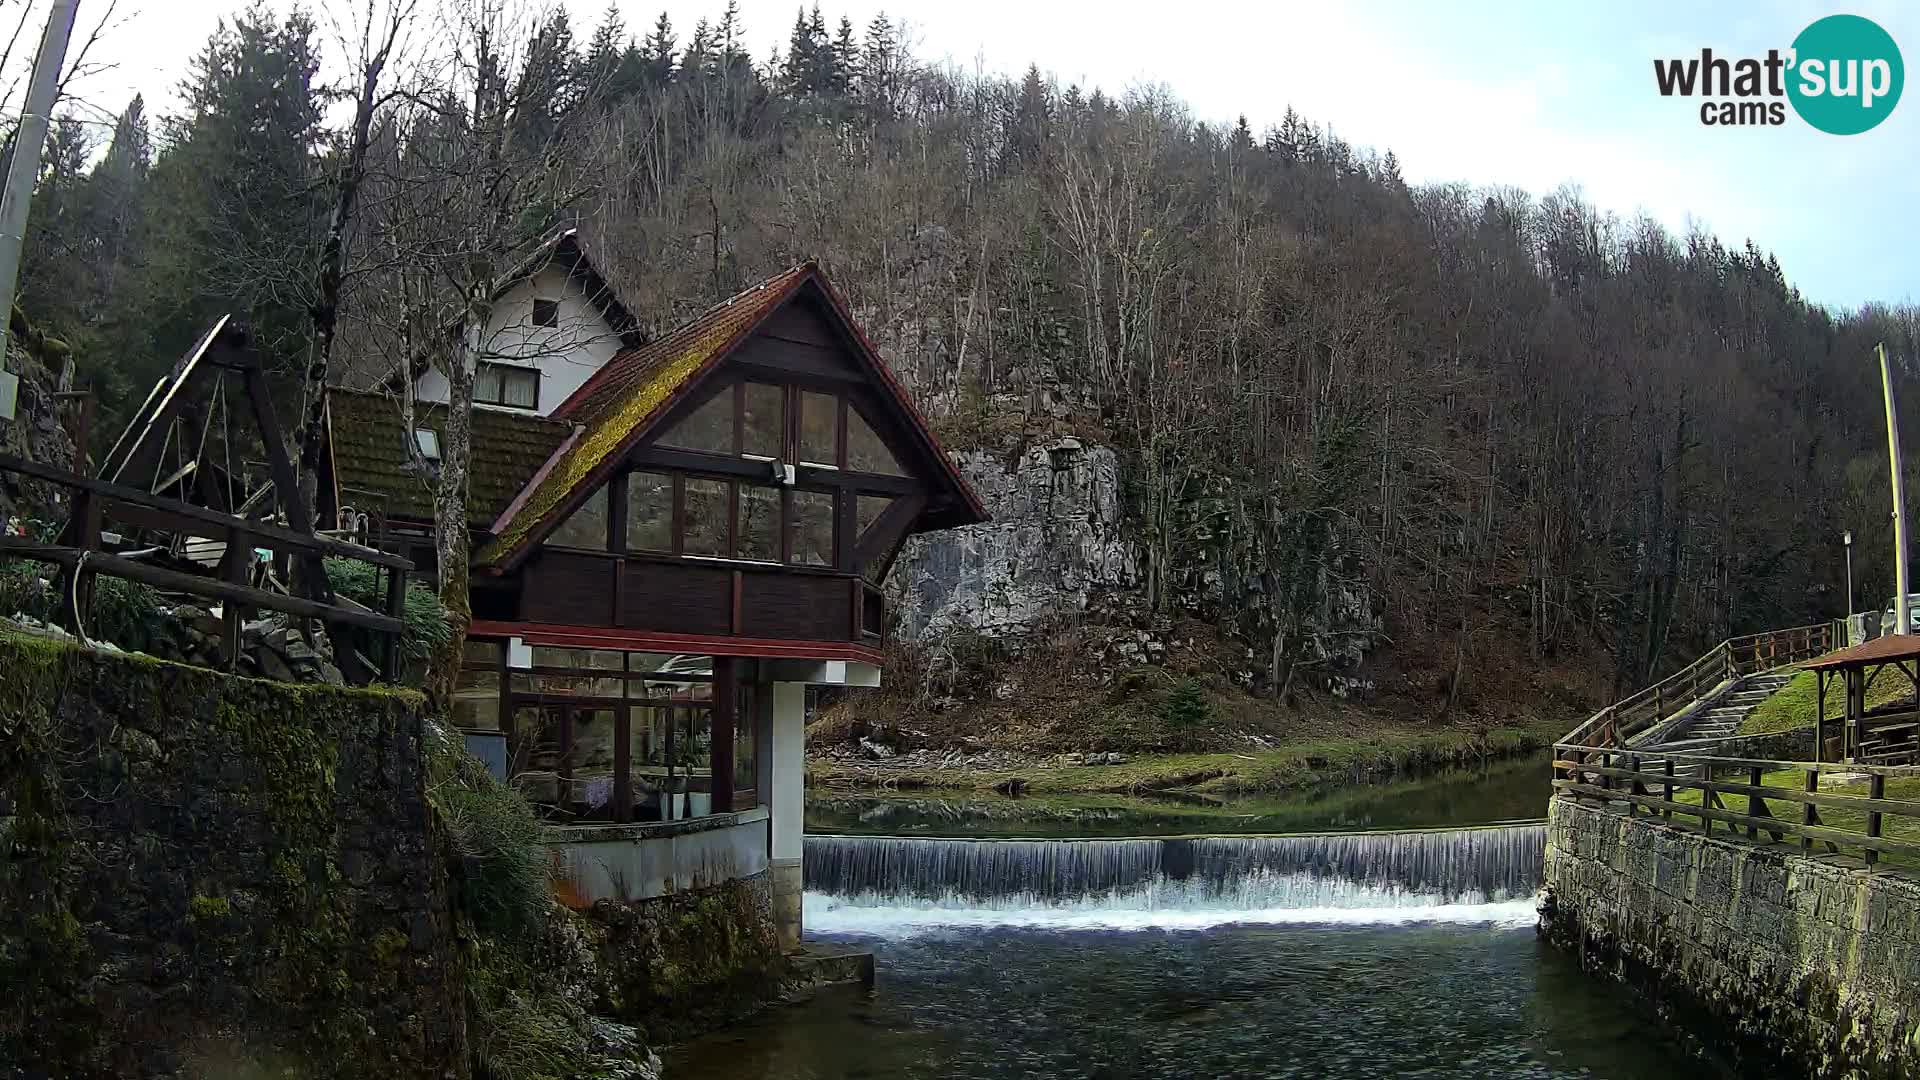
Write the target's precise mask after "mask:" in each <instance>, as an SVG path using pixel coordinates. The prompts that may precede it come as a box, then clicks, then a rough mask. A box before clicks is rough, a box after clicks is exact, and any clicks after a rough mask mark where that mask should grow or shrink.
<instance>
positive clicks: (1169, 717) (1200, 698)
mask: <svg viewBox="0 0 1920 1080" xmlns="http://www.w3.org/2000/svg"><path fill="white" fill-rule="evenodd" d="M1160 719H1162V720H1164V721H1165V722H1166V724H1167V726H1168V727H1175V728H1196V727H1204V726H1206V725H1207V724H1208V723H1210V722H1211V721H1212V720H1213V703H1212V702H1210V701H1208V700H1207V691H1206V687H1204V686H1202V685H1200V680H1199V679H1195V678H1186V679H1182V680H1180V681H1179V682H1177V683H1175V684H1174V685H1173V688H1172V689H1171V690H1168V691H1167V696H1166V698H1165V699H1163V700H1162V701H1161V703H1160Z"/></svg>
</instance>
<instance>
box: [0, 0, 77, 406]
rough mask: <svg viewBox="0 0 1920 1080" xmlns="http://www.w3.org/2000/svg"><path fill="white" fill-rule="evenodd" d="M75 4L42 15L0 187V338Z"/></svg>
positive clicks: (9, 330)
mask: <svg viewBox="0 0 1920 1080" xmlns="http://www.w3.org/2000/svg"><path fill="white" fill-rule="evenodd" d="M79 10H80V0H53V14H51V15H49V16H48V17H47V29H46V31H45V32H44V33H42V34H41V35H40V51H39V52H37V53H35V54H34V57H33V78H32V79H31V80H29V81H28V83H27V101H26V106H25V107H24V108H23V109H21V111H20V126H19V127H18V128H16V129H15V130H14V138H13V161H12V162H11V163H10V165H9V166H8V168H7V186H6V188H5V189H4V190H3V191H0V320H4V322H3V323H0V340H10V339H11V335H12V334H13V291H14V287H15V286H17V285H18V284H19V283H20V247H21V245H22V244H23V243H24V242H25V241H26V237H27V211H28V210H31V209H32V208H33V182H34V180H35V179H36V178H37V177H38V176H39V175H40V149H41V147H43V146H45V145H46V142H47V126H48V125H49V124H50V123H51V122H52V120H53V116H52V113H53V98H54V95H55V94H56V93H58V92H59V90H60V67H61V65H63V64H65V63H66V60H67V38H69V37H71V36H72V34H73V19H74V16H75V15H76V14H77V13H78V12H79ZM9 411H11V410H9ZM8 418H11V417H8Z"/></svg>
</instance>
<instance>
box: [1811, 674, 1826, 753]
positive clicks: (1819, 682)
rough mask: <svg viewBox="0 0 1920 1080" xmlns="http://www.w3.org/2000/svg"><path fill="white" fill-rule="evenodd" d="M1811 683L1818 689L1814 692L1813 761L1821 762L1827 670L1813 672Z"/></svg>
mask: <svg viewBox="0 0 1920 1080" xmlns="http://www.w3.org/2000/svg"><path fill="white" fill-rule="evenodd" d="M1813 682H1814V686H1815V687H1817V688H1818V689H1816V690H1815V691H1814V707H1813V760H1815V761H1823V760H1825V759H1824V758H1822V757H1821V756H1820V755H1821V754H1823V753H1825V752H1826V751H1825V748H1824V746H1823V744H1824V743H1825V742H1826V741H1827V669H1826V668H1821V669H1820V670H1818V671H1816V672H1814V673H1813Z"/></svg>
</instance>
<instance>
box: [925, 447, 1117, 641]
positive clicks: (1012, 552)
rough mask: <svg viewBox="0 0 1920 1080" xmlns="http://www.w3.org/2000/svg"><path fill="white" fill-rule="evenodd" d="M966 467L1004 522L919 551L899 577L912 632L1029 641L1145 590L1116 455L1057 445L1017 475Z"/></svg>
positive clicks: (968, 459)
mask: <svg viewBox="0 0 1920 1080" xmlns="http://www.w3.org/2000/svg"><path fill="white" fill-rule="evenodd" d="M954 458H955V461H956V463H957V464H958V465H959V466H960V469H961V471H962V472H963V473H964V474H965V475H966V477H967V479H968V480H969V481H970V482H971V483H972V484H973V486H974V490H975V491H976V492H978V493H979V495H980V499H981V501H982V502H984V503H985V504H986V507H987V511H988V513H990V514H992V515H993V520H992V521H990V522H988V523H987V524H985V525H978V526H974V527H972V528H967V529H954V530H948V531H945V532H939V533H933V534H929V535H926V536H920V537H915V538H914V539H913V540H911V541H910V542H909V543H908V544H907V546H906V548H905V549H904V550H903V551H902V552H901V554H900V558H899V560H898V562H897V563H896V564H895V566H894V568H893V571H892V573H891V574H889V575H888V579H887V587H888V590H889V592H890V593H891V594H892V600H893V603H894V605H895V609H896V610H897V611H898V612H899V613H900V617H901V623H900V633H902V634H904V635H905V636H906V637H908V638H909V639H913V640H920V639H926V638H932V637H938V636H939V635H941V634H944V633H947V632H950V631H954V630H971V631H975V632H978V633H982V634H985V635H988V636H990V637H1009V636H1017V635H1019V634H1021V633H1024V632H1026V631H1028V630H1030V629H1032V628H1034V627H1035V626H1037V625H1039V624H1040V623H1042V622H1043V621H1046V620H1049V619H1054V618H1058V617H1060V616H1070V615H1074V614H1078V613H1083V612H1086V611H1087V610H1088V609H1089V608H1090V607H1093V606H1095V605H1096V604H1097V603H1098V602H1099V601H1100V600H1101V599H1102V598H1103V597H1104V596H1109V595H1113V594H1115V593H1123V592H1125V591H1127V590H1130V589H1132V588H1134V587H1135V586H1136V585H1137V584H1138V582H1139V576H1140V575H1139V556H1138V553H1137V551H1136V549H1135V547H1134V545H1133V544H1132V543H1131V542H1130V541H1129V540H1128V539H1127V537H1126V535H1125V532H1124V529H1123V527H1122V520H1121V518H1122V514H1121V501H1120V464H1119V460H1118V458H1117V456H1116V455H1115V454H1114V452H1113V450H1112V449H1111V448H1109V447H1105V446H1098V445H1092V444H1088V443H1085V442H1083V441H1081V440H1079V439H1075V438H1055V439H1050V440H1047V441H1044V442H1038V443H1034V444H1032V445H1030V446H1028V447H1026V448H1025V449H1024V450H1022V451H1021V452H1020V454H1019V456H1018V458H1017V459H1015V460H1014V462H1013V464H1012V466H1011V467H1008V465H1007V463H1006V461H1005V460H1004V459H1003V458H1000V457H996V456H994V455H993V454H991V453H989V452H986V451H977V450H975V451H964V452H961V453H958V454H955V455H954Z"/></svg>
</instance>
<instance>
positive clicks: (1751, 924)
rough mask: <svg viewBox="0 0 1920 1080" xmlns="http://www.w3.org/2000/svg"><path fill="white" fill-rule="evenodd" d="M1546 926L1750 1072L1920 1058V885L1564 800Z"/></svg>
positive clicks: (1553, 837) (1823, 1071)
mask: <svg viewBox="0 0 1920 1080" xmlns="http://www.w3.org/2000/svg"><path fill="white" fill-rule="evenodd" d="M1546 881H1547V886H1546V894H1545V897H1544V899H1543V901H1542V907H1541V933H1542V934H1543V935H1545V936H1546V937H1547V938H1548V939H1549V940H1551V941H1553V942H1554V943H1555V944H1557V945H1560V946H1561V947H1563V948H1566V949H1568V950H1570V951H1573V952H1575V953H1577V954H1578V955H1579V957H1580V960H1581V964H1582V966H1583V967H1584V968H1586V969H1587V970H1588V971H1591V972H1594V973H1598V974H1606V975H1609V976H1613V977H1617V978H1621V979H1624V980H1626V981H1628V982H1630V983H1632V984H1633V985H1635V986H1636V987H1637V988H1639V989H1640V990H1641V991H1642V992H1644V993H1645V994H1646V995H1647V996H1648V998H1649V999H1650V1000H1651V1001H1652V1002H1653V1004H1654V1005H1655V1006H1656V1007H1657V1008H1658V1009H1659V1010H1660V1011H1661V1013H1662V1014H1663V1015H1666V1016H1668V1017H1669V1018H1671V1019H1674V1020H1676V1021H1679V1022H1680V1024H1681V1025H1682V1026H1683V1027H1685V1028H1688V1029H1690V1030H1694V1031H1698V1032H1713V1033H1715V1034H1714V1035H1710V1036H1708V1042H1709V1043H1710V1044H1711V1045H1712V1046H1713V1048H1714V1049H1715V1050H1716V1051H1718V1052H1721V1053H1723V1054H1725V1055H1726V1056H1728V1057H1730V1058H1732V1059H1733V1061H1734V1063H1735V1064H1736V1065H1737V1067H1738V1068H1739V1070H1740V1072H1741V1074H1742V1075H1768V1074H1770V1073H1771V1072H1773V1071H1774V1070H1776V1069H1781V1068H1783V1067H1784V1068H1785V1069H1786V1070H1788V1071H1787V1073H1786V1074H1787V1075H1801V1076H1808V1077H1842V1076H1845V1077H1856V1076H1857V1077H1871V1078H1878V1077H1897V1076H1906V1075H1909V1071H1910V1070H1915V1069H1920V1008H1917V1007H1916V1006H1920V882H1916V881H1915V880H1913V879H1911V878H1908V877H1906V876H1903V875H1900V874H1898V873H1895V872H1888V871H1881V872H1878V873H1868V872H1867V871H1865V870H1864V869H1861V868H1860V864H1859V861H1858V860H1857V859H1853V858H1850V857H1840V856H1831V857H1829V856H1819V857H1807V856H1802V855H1800V854H1799V848H1798V847H1797V846H1793V847H1789V846H1788V845H1785V844H1781V845H1767V844H1749V843H1746V842H1744V841H1741V840H1736V839H1733V838H1730V837H1728V836H1726V834H1724V833H1721V834H1718V835H1716V836H1715V837H1713V838H1708V837H1706V836H1704V835H1703V834H1702V833H1701V832H1700V831H1699V828H1698V826H1697V824H1689V825H1686V826H1682V825H1665V824H1662V823H1661V822H1660V821H1659V820H1658V819H1654V818H1649V817H1644V816H1642V817H1631V818H1630V817H1627V816H1625V815H1623V814H1619V813H1615V812H1612V811H1608V810H1602V809H1599V808H1597V807H1594V806H1590V805H1582V804H1579V803H1576V802H1574V801H1573V800H1571V799H1567V798H1555V799H1554V800H1553V803H1552V807H1551V809H1550V811H1549V815H1548V829H1547V854H1546Z"/></svg>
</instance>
